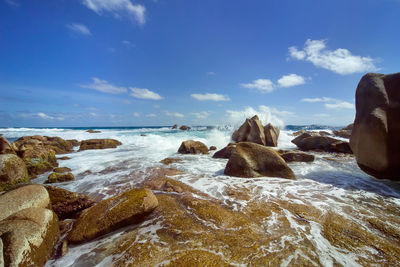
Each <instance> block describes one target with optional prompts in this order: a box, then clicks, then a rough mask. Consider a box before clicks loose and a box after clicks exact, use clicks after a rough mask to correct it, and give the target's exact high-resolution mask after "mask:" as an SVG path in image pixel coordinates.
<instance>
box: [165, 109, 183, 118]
mask: <svg viewBox="0 0 400 267" xmlns="http://www.w3.org/2000/svg"><path fill="white" fill-rule="evenodd" d="M165 114H167V116H169V117H176V118H183V117H185V116H184V115H183V114H181V113H178V112H169V111H168V110H166V111H165Z"/></svg>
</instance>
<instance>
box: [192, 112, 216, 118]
mask: <svg viewBox="0 0 400 267" xmlns="http://www.w3.org/2000/svg"><path fill="white" fill-rule="evenodd" d="M192 115H193V116H195V117H196V118H197V119H206V118H208V116H210V115H211V112H208V111H202V112H193V113H192Z"/></svg>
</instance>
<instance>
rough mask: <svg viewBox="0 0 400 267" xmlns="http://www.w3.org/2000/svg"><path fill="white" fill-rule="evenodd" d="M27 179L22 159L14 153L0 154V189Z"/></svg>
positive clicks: (26, 171) (5, 188) (24, 181)
mask: <svg viewBox="0 0 400 267" xmlns="http://www.w3.org/2000/svg"><path fill="white" fill-rule="evenodd" d="M28 181H29V176H28V170H27V168H26V165H25V163H24V161H23V160H22V159H20V158H19V157H18V156H16V155H14V154H1V155H0V191H4V190H7V189H8V188H11V187H12V186H14V185H16V184H19V183H26V182H28Z"/></svg>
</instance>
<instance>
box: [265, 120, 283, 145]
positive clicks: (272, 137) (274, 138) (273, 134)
mask: <svg viewBox="0 0 400 267" xmlns="http://www.w3.org/2000/svg"><path fill="white" fill-rule="evenodd" d="M279 133H280V130H279V128H277V127H275V126H273V125H272V124H271V123H268V124H267V125H266V126H264V135H265V145H266V146H278V138H279Z"/></svg>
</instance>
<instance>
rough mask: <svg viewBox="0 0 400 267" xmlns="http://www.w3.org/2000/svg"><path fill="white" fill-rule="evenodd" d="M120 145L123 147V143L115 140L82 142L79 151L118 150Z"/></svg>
mask: <svg viewBox="0 0 400 267" xmlns="http://www.w3.org/2000/svg"><path fill="white" fill-rule="evenodd" d="M119 145H122V143H121V142H120V141H118V140H114V139H89V140H83V141H81V146H80V147H79V151H83V150H88V149H105V148H116V147H117V146H119Z"/></svg>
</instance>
